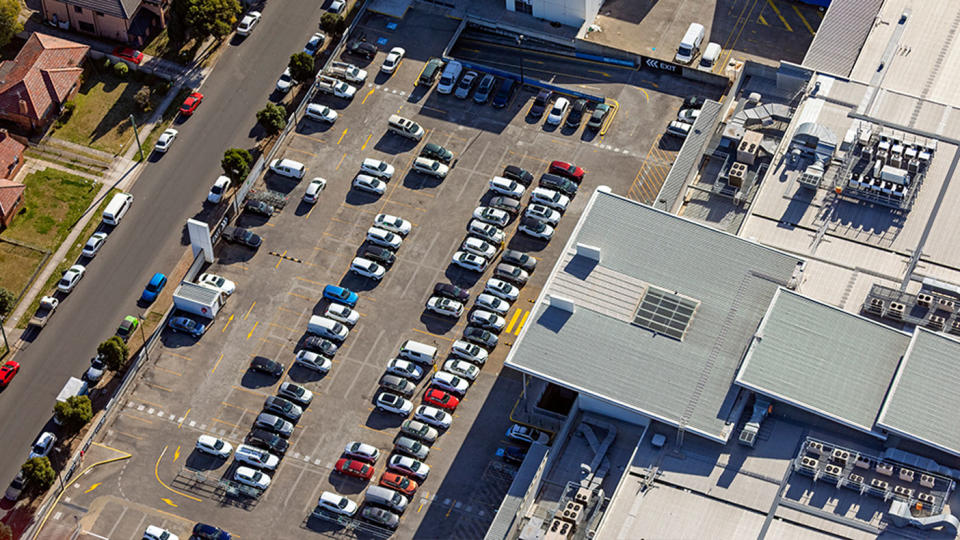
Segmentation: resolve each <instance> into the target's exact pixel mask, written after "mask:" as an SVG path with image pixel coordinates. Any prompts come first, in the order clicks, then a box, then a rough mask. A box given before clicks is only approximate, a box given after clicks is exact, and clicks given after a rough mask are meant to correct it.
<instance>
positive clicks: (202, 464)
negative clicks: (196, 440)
mask: <svg viewBox="0 0 960 540" xmlns="http://www.w3.org/2000/svg"><path fill="white" fill-rule="evenodd" d="M225 463H227V460H226V459H224V458H218V457H214V456H209V455H207V454H204V453H203V452H200V451H199V450H196V449H194V450H193V452H191V453H190V455H189V456H187V461H186V462H185V463H184V464H185V465H186V466H187V467H188V468H190V469H193V470H195V471H213V470H216V469H219V468H220V467H221V466H223V465H224V464H225Z"/></svg>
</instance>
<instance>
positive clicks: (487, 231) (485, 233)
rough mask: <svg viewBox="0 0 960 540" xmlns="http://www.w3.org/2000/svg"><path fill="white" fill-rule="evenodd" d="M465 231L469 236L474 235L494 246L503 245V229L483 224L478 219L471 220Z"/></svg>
mask: <svg viewBox="0 0 960 540" xmlns="http://www.w3.org/2000/svg"><path fill="white" fill-rule="evenodd" d="M467 230H468V231H469V232H470V234H475V235H477V236H479V237H480V238H483V239H484V240H487V241H488V242H492V243H494V244H496V245H498V246H499V245H501V244H503V238H504V233H503V229H501V228H500V227H497V226H495V225H491V224H489V223H484V222H483V221H480V220H479V219H472V220H470V223H469V224H468V225H467Z"/></svg>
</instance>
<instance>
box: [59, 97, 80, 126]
mask: <svg viewBox="0 0 960 540" xmlns="http://www.w3.org/2000/svg"><path fill="white" fill-rule="evenodd" d="M76 108H77V104H76V103H74V102H72V101H68V102H66V103H64V104H63V108H62V109H61V110H60V117H59V118H57V123H56V125H55V127H58V128H59V127H63V125H64V124H66V123H67V122H68V121H69V120H70V117H71V116H73V111H74V110H75V109H76Z"/></svg>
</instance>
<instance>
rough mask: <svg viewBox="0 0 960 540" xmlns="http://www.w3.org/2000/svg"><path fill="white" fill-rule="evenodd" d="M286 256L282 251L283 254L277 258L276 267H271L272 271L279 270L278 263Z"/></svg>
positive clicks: (284, 251) (285, 251)
mask: <svg viewBox="0 0 960 540" xmlns="http://www.w3.org/2000/svg"><path fill="white" fill-rule="evenodd" d="M286 256H287V250H283V254H281V255H280V256H279V257H277V265H276V266H274V267H273V269H274V270H276V269H277V268H280V263H281V262H283V258H284V257H286Z"/></svg>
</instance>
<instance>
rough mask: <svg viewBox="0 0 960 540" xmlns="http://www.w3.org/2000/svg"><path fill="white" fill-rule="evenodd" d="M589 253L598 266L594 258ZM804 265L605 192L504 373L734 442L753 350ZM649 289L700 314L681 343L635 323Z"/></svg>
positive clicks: (596, 198)
mask: <svg viewBox="0 0 960 540" xmlns="http://www.w3.org/2000/svg"><path fill="white" fill-rule="evenodd" d="M578 244H581V246H580V248H578ZM591 248H593V249H597V250H599V253H600V260H599V262H597V261H596V260H593V259H590V258H589V257H588V256H586V255H585V253H587V252H589V251H590V249H591ZM578 251H582V254H578ZM802 268H803V260H802V259H800V258H798V257H795V256H792V255H789V254H786V253H783V252H780V251H777V250H774V249H770V248H768V247H764V246H761V245H759V244H756V243H754V242H750V241H748V240H745V239H742V238H738V237H736V236H733V235H730V234H727V233H724V232H722V231H718V230H716V229H713V228H710V227H707V226H704V225H700V224H698V223H695V222H692V221H688V220H686V219H683V218H680V217H677V216H675V215H672V214H669V213H666V212H662V211H659V210H655V209H653V208H651V207H649V206H645V205H642V204H640V203H637V202H635V201H631V200H629V199H626V198H624V197H620V196H618V195H614V194H612V193H607V192H604V191H601V190H597V191H596V192H594V193H593V195H592V197H591V199H590V201H589V202H588V203H587V207H586V209H585V210H584V213H583V215H582V216H581V218H580V221H579V223H578V224H577V226H576V228H575V230H574V232H573V234H572V235H571V237H570V240H569V242H568V243H567V245H566V247H565V248H564V251H563V252H562V253H561V255H560V260H559V262H558V263H557V265H556V266H555V267H554V268H553V270H552V272H551V274H550V277H549V278H548V279H547V283H546V285H545V286H544V289H543V291H542V292H541V294H540V297H539V298H538V299H537V302H536V304H535V305H534V307H533V309H532V310H531V313H530V317H529V318H528V322H527V323H526V324H525V325H524V326H523V329H522V330H521V332H520V336H519V338H518V339H517V341H516V342H515V343H514V344H513V346H512V347H511V349H510V353H509V354H508V356H507V360H506V365H508V366H510V367H511V368H514V369H517V370H519V371H522V372H525V373H528V374H531V375H534V376H537V377H540V378H543V379H546V380H548V381H551V382H554V383H557V384H560V385H562V386H566V387H568V388H572V389H574V390H577V391H579V392H581V393H583V394H587V395H590V396H592V397H594V398H595V399H598V400H600V401H604V402H606V403H609V404H611V405H614V406H617V407H620V408H624V409H627V410H629V411H632V412H636V413H640V414H643V415H646V416H648V417H651V418H655V419H657V420H660V421H662V422H665V423H668V424H671V425H675V426H680V425H682V426H684V428H685V429H686V430H688V431H691V432H694V433H697V434H699V435H701V436H704V437H707V438H710V439H712V440H716V441H721V442H722V441H726V439H727V438H728V437H729V435H730V431H731V430H732V428H733V424H732V421H731V420H729V419H728V417H729V416H730V413H731V409H732V407H731V406H732V404H733V401H734V398H735V396H736V393H737V391H738V389H737V388H735V387H733V386H732V385H731V382H732V381H733V377H734V375H735V371H736V369H737V366H738V364H739V362H740V359H741V357H742V354H743V349H744V344H745V343H747V342H748V341H749V339H750V337H751V336H752V335H753V332H754V331H755V330H756V328H757V325H758V324H759V323H760V320H761V318H762V317H763V314H764V313H765V311H766V309H767V306H768V305H769V304H770V300H771V299H772V298H773V296H774V294H775V293H776V292H777V290H778V288H779V287H780V286H781V285H792V284H793V283H795V282H796V280H797V278H798V276H799V274H800V272H801V271H802ZM651 291H653V292H659V293H660V294H661V295H665V296H667V297H672V298H681V299H683V300H682V301H683V302H687V303H688V304H694V305H696V307H695V311H694V313H693V317H692V319H691V321H690V323H689V324H688V325H687V327H686V330H685V332H684V333H683V335H682V337H681V338H680V339H677V338H674V337H668V336H667V335H665V334H664V333H658V332H654V331H651V330H649V329H647V328H645V327H644V326H641V325H640V324H637V323H636V322H635V321H634V316H635V314H636V313H637V310H638V307H640V306H641V304H642V305H646V304H647V299H648V298H649V295H650V293H651ZM557 298H560V299H566V300H568V301H570V302H572V304H573V306H574V307H573V311H572V313H571V312H570V311H569V310H568V309H564V308H563V307H561V306H562V304H563V301H562V300H557ZM734 421H735V419H734Z"/></svg>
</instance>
